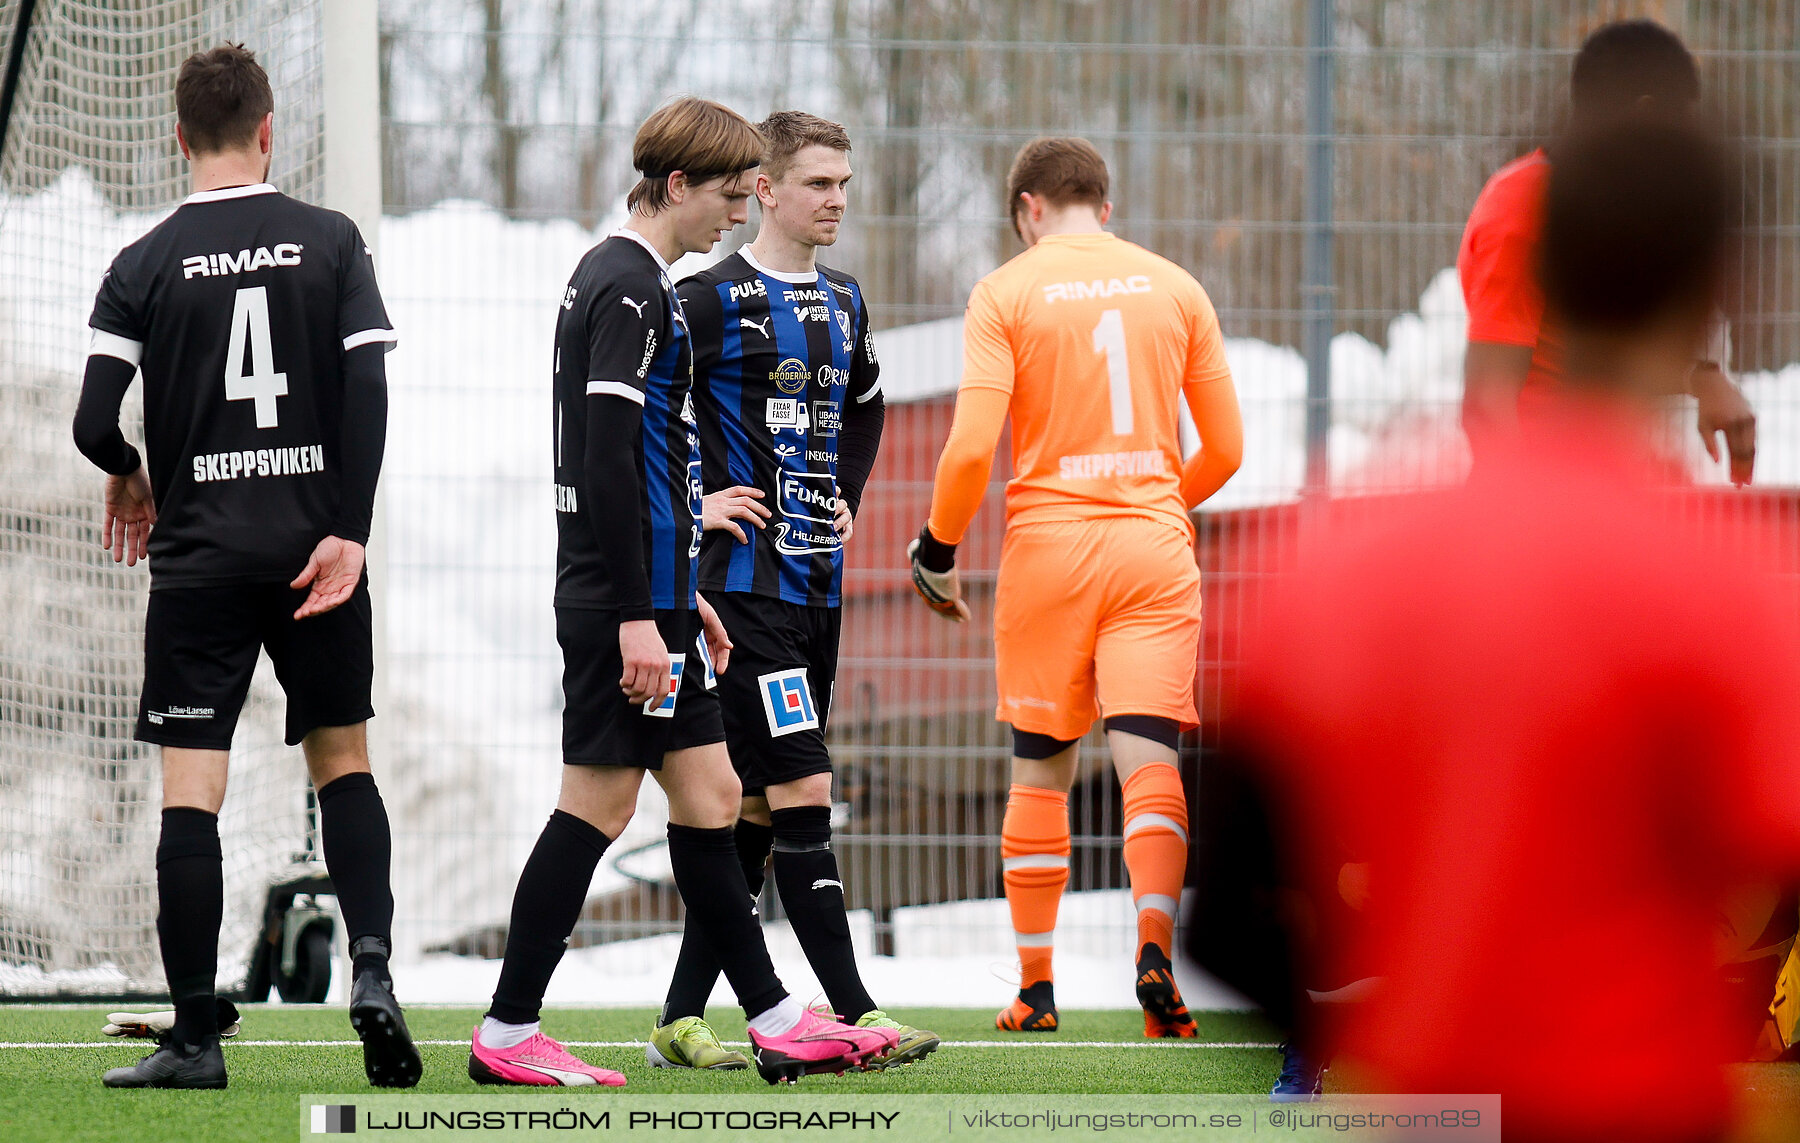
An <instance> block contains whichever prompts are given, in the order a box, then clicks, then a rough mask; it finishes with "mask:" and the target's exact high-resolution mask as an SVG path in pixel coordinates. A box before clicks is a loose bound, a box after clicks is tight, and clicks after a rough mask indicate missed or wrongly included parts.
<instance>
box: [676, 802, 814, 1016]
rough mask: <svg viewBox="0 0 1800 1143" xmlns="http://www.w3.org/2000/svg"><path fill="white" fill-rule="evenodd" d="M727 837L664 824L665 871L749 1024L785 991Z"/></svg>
mask: <svg viewBox="0 0 1800 1143" xmlns="http://www.w3.org/2000/svg"><path fill="white" fill-rule="evenodd" d="M732 833H733V831H732V830H730V829H700V828H698V827H696V826H684V825H676V824H675V823H674V822H670V823H669V866H670V868H671V869H672V871H673V872H674V874H675V888H676V889H678V890H680V891H681V900H682V902H683V903H684V904H685V905H687V911H688V924H689V926H690V927H692V928H693V929H696V930H698V932H699V933H700V935H701V937H702V938H703V939H704V940H705V941H706V943H707V945H708V947H710V948H711V949H712V954H713V956H714V957H715V958H716V959H717V960H718V962H719V969H720V971H722V972H724V974H725V979H726V980H729V981H730V982H731V990H732V991H733V992H735V993H736V994H737V998H738V1003H739V1004H742V1005H743V1006H744V1015H745V1016H748V1017H750V1018H751V1019H753V1020H754V1019H755V1018H756V1017H758V1016H760V1015H762V1014H763V1013H764V1012H767V1011H768V1010H769V1009H771V1008H773V1007H775V1006H776V1005H777V1004H779V1003H781V1002H782V1001H783V1000H784V999H786V998H787V989H785V988H783V987H781V981H780V980H779V979H778V978H777V977H776V975H775V965H774V964H773V963H772V962H771V961H770V960H769V949H768V946H766V945H765V944H763V934H762V925H761V923H760V922H759V921H758V920H757V916H756V913H755V901H754V898H752V897H751V896H750V887H749V886H748V885H747V884H745V882H744V869H743V866H742V865H740V864H739V863H738V850H737V841H736V839H735V838H734V837H733V836H732Z"/></svg>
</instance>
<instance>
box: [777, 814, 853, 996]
mask: <svg viewBox="0 0 1800 1143" xmlns="http://www.w3.org/2000/svg"><path fill="white" fill-rule="evenodd" d="M769 816H770V818H771V819H772V820H773V821H774V823H775V891H776V892H777V893H780V894H781V904H782V907H783V908H785V909H786V910H787V915H788V921H789V923H791V924H792V925H793V926H794V935H795V936H796V937H798V938H799V939H800V947H801V948H802V949H804V950H805V952H806V962H807V963H808V964H810V965H812V970H813V975H815V976H817V977H818V978H819V983H820V984H822V985H824V986H825V995H826V996H827V997H828V998H829V999H830V1000H831V1007H832V1010H833V1011H834V1012H836V1013H837V1015H838V1019H840V1020H842V1021H844V1022H845V1023H846V1024H854V1023H856V1021H857V1020H858V1019H860V1018H861V1017H862V1015H863V1013H865V1012H869V1011H871V1010H873V1009H874V1007H875V1001H873V1000H871V999H870V998H869V990H868V989H866V988H864V987H863V982H862V977H861V976H860V975H859V974H858V973H857V971H856V950H855V949H854V948H853V947H852V946H851V944H850V920H849V918H848V917H846V916H845V915H844V883H843V880H842V879H841V878H840V877H839V876H838V864H837V854H835V853H833V852H831V807H830V806H792V807H790V808H788V809H785V810H776V811H775V812H774V813H772V814H771V815H769Z"/></svg>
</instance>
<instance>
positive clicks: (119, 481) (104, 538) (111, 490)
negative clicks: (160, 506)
mask: <svg viewBox="0 0 1800 1143" xmlns="http://www.w3.org/2000/svg"><path fill="white" fill-rule="evenodd" d="M155 524H156V497H155V496H154V495H153V494H152V493H151V491H150V474H149V473H148V472H146V471H145V470H144V466H143V465H141V464H140V465H138V468H137V471H136V472H134V473H132V474H131V475H130V476H108V477H107V478H106V519H105V522H104V524H103V525H102V527H101V529H100V546H101V547H103V548H105V549H106V550H107V551H109V552H111V553H112V558H113V562H114V563H118V562H119V561H120V560H123V561H125V566H126V567H136V566H137V562H138V561H139V560H141V559H143V558H144V549H145V546H146V545H147V544H148V543H149V542H150V529H151V527H153V526H154V525H155Z"/></svg>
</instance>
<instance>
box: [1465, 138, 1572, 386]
mask: <svg viewBox="0 0 1800 1143" xmlns="http://www.w3.org/2000/svg"><path fill="white" fill-rule="evenodd" d="M1549 187H1550V160H1549V158H1548V157H1547V156H1546V155H1545V154H1544V152H1543V151H1541V150H1538V151H1533V152H1531V153H1530V154H1529V155H1525V156H1523V157H1521V158H1518V159H1515V160H1513V161H1512V162H1510V163H1508V164H1507V165H1506V166H1504V167H1501V168H1500V169H1499V170H1498V171H1496V172H1495V173H1494V177H1493V178H1491V179H1489V180H1488V182H1487V185H1486V186H1484V187H1482V188H1481V194H1480V195H1479V196H1478V197H1477V198H1476V199H1475V207H1474V209H1473V210H1471V211H1470V212H1469V222H1468V225H1467V226H1465V227H1464V228H1463V236H1462V246H1461V248H1460V249H1459V250H1458V251H1457V255H1456V272H1457V276H1458V277H1459V278H1461V280H1462V289H1463V302H1464V304H1465V305H1466V306H1467V307H1468V311H1469V340H1470V341H1485V342H1492V343H1494V344H1497V345H1516V346H1523V347H1528V348H1530V349H1531V372H1530V373H1529V374H1527V375H1526V378H1525V388H1524V390H1523V391H1522V392H1521V393H1520V394H1519V400H1520V402H1521V404H1523V405H1524V406H1525V407H1527V408H1535V407H1536V406H1537V405H1538V404H1540V403H1541V402H1543V401H1544V400H1545V399H1546V398H1547V397H1548V395H1549V394H1550V393H1551V392H1553V391H1554V390H1555V389H1556V387H1557V385H1558V378H1559V376H1560V374H1561V363H1560V360H1559V359H1560V357H1561V351H1562V343H1561V340H1560V338H1559V337H1558V335H1557V333H1556V331H1555V329H1554V328H1546V325H1545V321H1544V295H1543V291H1541V290H1540V289H1538V283H1537V245H1538V238H1539V237H1540V236H1541V235H1542V233H1543V229H1544V198H1545V195H1546V194H1548V192H1549Z"/></svg>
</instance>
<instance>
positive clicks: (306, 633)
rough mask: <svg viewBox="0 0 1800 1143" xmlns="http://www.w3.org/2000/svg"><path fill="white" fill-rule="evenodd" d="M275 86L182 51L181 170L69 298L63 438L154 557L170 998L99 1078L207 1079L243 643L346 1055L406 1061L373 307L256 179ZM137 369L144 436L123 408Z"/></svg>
mask: <svg viewBox="0 0 1800 1143" xmlns="http://www.w3.org/2000/svg"><path fill="white" fill-rule="evenodd" d="M273 108H274V97H273V95H272V93H271V92H270V90H269V80H268V77H267V76H266V75H265V74H264V73H263V69H262V68H261V66H259V65H258V64H257V62H256V57H255V56H254V55H253V54H252V53H251V52H249V51H246V50H245V49H244V48H243V46H242V45H237V44H227V45H224V46H222V47H218V48H214V49H212V50H211V51H207V52H201V53H199V54H198V55H194V56H191V57H189V58H188V60H187V61H186V62H185V63H183V64H182V66H181V72H180V75H179V76H178V77H177V79H176V82H175V111H176V120H177V126H176V137H177V139H178V140H179V142H180V145H181V150H182V154H183V155H184V156H186V157H187V159H188V162H189V170H190V173H191V176H192V181H193V187H194V193H193V194H192V195H190V196H189V197H188V199H187V200H186V201H185V202H184V203H182V205H181V206H180V207H179V208H178V209H177V210H176V211H175V213H174V214H172V215H170V216H169V218H168V219H167V220H165V221H164V222H162V223H161V224H159V225H158V226H156V227H155V228H154V229H152V230H151V231H150V232H149V233H148V234H146V235H144V237H142V238H140V239H139V240H138V241H136V242H134V243H132V244H131V245H130V246H127V247H126V248H125V249H124V250H122V251H120V253H119V255H118V257H117V258H115V259H114V260H113V263H112V267H111V269H109V270H108V271H107V273H106V277H105V278H104V279H103V280H102V281H101V284H100V291H99V295H98V297H97V298H96V299H95V302H94V313H93V317H92V318H91V319H90V324H91V325H92V326H93V331H94V332H93V348H92V350H91V351H90V356H89V357H88V364H87V373H86V376H85V377H84V378H83V381H82V390H81V402H80V406H79V407H78V408H77V410H76V413H75V441H76V444H77V446H78V447H79V448H80V449H81V451H82V453H83V454H84V455H86V456H87V457H88V458H89V459H90V460H92V461H93V462H94V463H95V464H97V465H98V466H100V467H101V468H102V469H104V470H105V471H106V472H107V473H109V474H110V475H109V476H108V477H107V481H106V520H105V530H104V533H103V536H104V539H103V543H105V544H106V545H107V546H108V547H109V548H110V549H111V550H112V553H113V558H114V559H123V560H126V561H127V562H129V563H135V562H136V561H137V560H138V559H139V558H142V557H144V556H145V555H146V554H147V555H148V557H149V561H150V602H149V608H148V611H147V614H146V616H145V621H144V686H143V695H142V698H141V700H140V704H139V713H138V726H137V737H138V738H139V739H140V740H142V741H145V742H154V743H156V744H158V745H159V746H161V747H162V762H163V766H162V770H163V777H162V787H163V812H162V832H161V836H160V839H159V841H158V843H157V847H156V884H157V902H158V906H159V908H158V913H157V924H156V928H157V937H158V940H159V942H160V945H161V950H162V959H163V968H164V970H165V971H166V972H167V973H168V977H169V993H170V996H171V997H172V998H173V1000H174V1006H175V1011H174V1016H173V1019H172V1021H170V1022H169V1024H168V1026H167V1027H166V1034H165V1035H164V1036H163V1038H162V1040H161V1043H160V1044H159V1045H158V1047H157V1050H156V1052H155V1053H154V1054H152V1055H150V1056H147V1057H145V1058H144V1059H143V1060H142V1061H140V1062H139V1063H138V1064H136V1065H135V1066H133V1067H126V1068H114V1069H113V1070H111V1071H109V1072H107V1073H106V1083H107V1085H108V1086H111V1087H175V1088H206V1087H212V1088H218V1087H224V1086H225V1084H226V1075H225V1060H224V1056H223V1055H222V1053H221V1052H220V1051H219V1039H218V1038H219V1032H220V1023H221V1022H220V1019H219V1015H220V1012H221V1010H222V1009H228V1008H229V1006H228V1005H221V1004H220V1003H219V1001H218V1000H217V998H216V997H215V995H214V978H215V976H216V974H217V971H218V941H219V923H220V919H221V916H222V912H223V908H224V882H223V870H222V861H221V850H220V844H219V816H218V815H219V807H220V806H221V804H222V803H223V801H224V797H225V783H226V771H227V766H228V763H229V760H230V749H231V736H232V731H233V729H234V728H235V726H236V724H237V718H238V712H239V710H240V709H241V707H242V706H243V702H244V696H245V694H246V692H247V691H248V690H249V687H250V677H251V675H252V673H253V672H254V671H255V669H256V656H257V652H258V650H259V649H267V651H268V653H269V658H270V659H271V661H273V662H274V664H275V672H276V675H277V676H278V677H279V678H280V680H281V685H282V689H283V691H284V692H286V694H287V700H288V711H287V741H288V744H289V745H294V744H299V745H301V746H303V747H304V749H305V753H306V763H307V768H308V770H309V772H310V773H311V776H312V781H313V785H314V787H315V788H316V789H317V790H318V801H319V818H320V832H321V834H322V835H323V841H324V849H325V864H326V866H327V868H328V869H329V870H330V872H331V879H332V884H333V887H334V890H335V892H336V894H337V899H338V905H339V908H340V909H341V910H342V912H343V917H344V927H345V929H346V930H347V936H348V937H349V939H350V953H351V957H352V961H353V964H354V977H353V979H352V981H351V986H350V1019H351V1023H352V1024H353V1025H354V1026H355V1027H356V1030H357V1034H358V1035H359V1036H360V1037H361V1038H362V1041H363V1063H364V1069H365V1071H366V1072H367V1074H368V1077H369V1082H370V1083H372V1084H375V1085H376V1086H378V1087H411V1086H412V1085H413V1084H415V1083H417V1082H418V1081H419V1074H420V1062H419V1053H418V1051H417V1049H415V1048H414V1047H413V1044H412V1039H411V1037H410V1036H409V1035H408V1033H407V1029H406V1022H405V1020H404V1019H403V1018H402V1016H401V1012H400V1006H399V1004H398V1003H396V1002H395V1000H394V994H393V982H392V980H391V978H390V977H389V974H388V955H389V951H390V949H391V947H392V946H391V942H392V928H393V918H394V898H393V894H392V892H391V890H390V888H389V879H388V865H389V858H390V849H391V842H390V834H389V829H388V818H387V810H386V808H385V807H384V806H383V805H382V801H381V794H380V792H379V791H378V790H377V789H376V786H375V779H374V778H373V777H372V776H371V774H370V772H369V754H368V738H367V735H366V733H365V729H366V727H365V724H366V723H367V721H368V719H369V718H370V717H371V716H372V715H373V714H374V710H373V708H372V707H371V706H370V683H371V680H372V678H373V671H374V659H373V650H372V632H373V619H372V613H371V609H370V603H369V590H368V580H367V579H366V577H365V576H364V574H363V545H364V544H365V543H367V541H368V538H369V521H370V516H371V513H372V512H373V510H374V504H375V485H376V480H377V478H378V476H379V475H380V472H381V457H382V449H383V445H384V440H385V436H386V430H387V382H386V375H385V370H384V367H383V363H382V358H383V354H384V353H385V352H386V351H387V350H388V348H389V347H391V346H392V344H393V342H394V331H393V330H392V329H390V328H389V325H388V317H387V311H386V310H385V309H384V308H383V306H382V301H381V292H380V290H379V289H378V288H377V287H376V284H375V267H374V262H373V259H371V258H370V256H369V250H368V247H367V246H365V245H364V243H363V239H362V235H361V234H359V233H358V232H357V229H356V225H355V224H354V223H352V222H351V221H350V220H349V219H348V218H345V217H344V216H343V215H341V214H338V213H337V212H335V211H329V210H321V209H320V208H318V207H314V206H308V205H306V204H305V203H300V202H296V201H294V200H293V199H290V198H288V197H287V196H286V195H283V194H281V193H280V192H279V191H277V190H276V189H275V188H274V187H273V186H270V185H269V184H268V182H267V181H266V180H267V178H268V173H269V157H270V153H271V148H272V143H273V131H274V127H273V122H274V115H273ZM139 371H141V372H142V373H143V377H144V436H145V441H144V453H145V455H144V457H143V458H142V459H141V460H140V458H139V456H138V453H137V450H136V449H134V448H132V447H131V446H130V445H129V444H127V443H126V442H125V438H124V436H123V435H122V434H121V433H120V432H119V407H120V403H121V402H122V401H123V399H124V397H125V391H126V389H127V388H129V387H130V385H131V382H132V379H133V377H134V376H135V374H136V373H138V372H139ZM234 1019H235V1018H234V1017H231V1016H229V1015H228V1016H227V1019H226V1020H225V1021H224V1023H225V1024H226V1025H228V1026H229V1025H230V1024H231V1023H233V1022H234ZM149 1023H150V1025H151V1026H152V1027H156V1026H159V1025H160V1024H161V1022H160V1021H157V1020H155V1019H154V1018H151V1019H150V1021H149Z"/></svg>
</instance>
